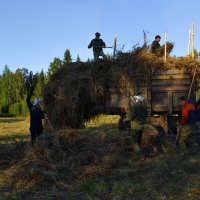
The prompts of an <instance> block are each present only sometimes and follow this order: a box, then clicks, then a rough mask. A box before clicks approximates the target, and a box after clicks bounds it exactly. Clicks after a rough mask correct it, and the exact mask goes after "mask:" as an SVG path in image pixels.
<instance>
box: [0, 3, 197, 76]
mask: <svg viewBox="0 0 200 200" xmlns="http://www.w3.org/2000/svg"><path fill="white" fill-rule="evenodd" d="M199 9H200V1H199V0H99V1H96V0H0V73H2V71H3V68H4V66H5V65H8V66H9V68H10V69H11V70H12V71H15V70H16V69H17V68H27V69H29V70H31V71H33V72H36V71H41V70H42V69H43V70H44V71H45V72H47V70H48V67H49V64H50V62H52V61H53V60H54V58H55V57H58V58H60V59H63V56H64V52H65V50H66V49H69V50H70V52H71V55H72V58H73V60H74V61H75V60H76V58H77V55H79V56H80V58H81V60H83V61H86V60H87V59H88V58H90V59H92V58H93V53H92V50H91V49H88V48H87V46H88V44H89V43H90V41H91V40H92V39H93V38H94V34H95V32H100V33H101V38H102V39H103V40H104V42H105V43H106V45H107V46H112V45H113V41H114V35H116V36H117V49H124V50H125V51H129V50H131V48H132V47H133V46H135V45H138V44H139V45H142V44H143V30H145V31H146V33H147V42H148V43H149V44H151V42H152V41H153V40H154V37H155V36H156V35H160V36H161V37H162V38H161V42H160V44H164V33H165V31H166V30H167V32H168V40H169V41H172V42H174V44H175V46H174V50H173V52H172V54H173V55H176V56H185V55H186V54H187V45H188V31H189V29H190V27H191V24H192V22H194V24H195V48H196V49H197V51H200V13H199ZM104 53H110V54H111V53H113V50H112V49H105V50H104Z"/></svg>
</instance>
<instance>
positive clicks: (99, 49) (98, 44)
mask: <svg viewBox="0 0 200 200" xmlns="http://www.w3.org/2000/svg"><path fill="white" fill-rule="evenodd" d="M100 36H101V34H100V33H99V32H96V33H95V38H94V39H93V40H92V41H91V42H90V44H89V45H88V48H89V49H90V48H92V47H93V54H94V61H97V60H98V58H99V56H102V57H103V58H104V59H106V55H105V54H104V52H103V48H106V44H105V42H104V41H103V40H102V39H100Z"/></svg>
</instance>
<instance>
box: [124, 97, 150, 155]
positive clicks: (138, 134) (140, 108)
mask: <svg viewBox="0 0 200 200" xmlns="http://www.w3.org/2000/svg"><path fill="white" fill-rule="evenodd" d="M131 101H132V103H133V104H132V106H131V109H130V112H129V113H128V119H129V120H130V121H131V137H132V138H133V139H134V140H135V144H134V150H135V151H140V150H141V143H142V131H143V129H144V125H145V124H146V123H147V116H148V108H147V102H146V101H145V100H144V97H142V96H141V95H140V94H137V95H131Z"/></svg>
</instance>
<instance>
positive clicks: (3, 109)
mask: <svg viewBox="0 0 200 200" xmlns="http://www.w3.org/2000/svg"><path fill="white" fill-rule="evenodd" d="M8 110H9V106H8V105H2V106H1V113H2V114H8Z"/></svg>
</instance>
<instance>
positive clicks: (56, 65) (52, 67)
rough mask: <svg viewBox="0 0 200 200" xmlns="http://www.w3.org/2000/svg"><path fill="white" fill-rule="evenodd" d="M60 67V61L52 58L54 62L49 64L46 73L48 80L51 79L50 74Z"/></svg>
mask: <svg viewBox="0 0 200 200" xmlns="http://www.w3.org/2000/svg"><path fill="white" fill-rule="evenodd" d="M61 67H62V61H61V60H60V58H54V61H53V62H52V63H50V65H49V69H48V72H47V77H48V79H49V78H50V77H51V75H52V74H54V73H55V72H57V71H58V70H59V69H60V68H61Z"/></svg>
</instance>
